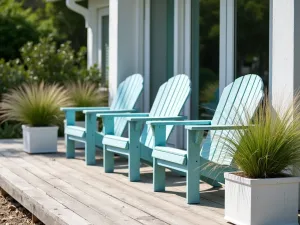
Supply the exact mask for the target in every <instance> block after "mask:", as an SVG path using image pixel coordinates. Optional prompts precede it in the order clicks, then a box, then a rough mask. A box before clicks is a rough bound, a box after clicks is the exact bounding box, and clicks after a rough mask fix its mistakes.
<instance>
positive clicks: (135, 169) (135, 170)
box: [128, 121, 141, 182]
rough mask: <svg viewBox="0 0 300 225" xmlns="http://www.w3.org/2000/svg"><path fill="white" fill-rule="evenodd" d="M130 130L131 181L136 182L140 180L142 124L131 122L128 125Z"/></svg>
mask: <svg viewBox="0 0 300 225" xmlns="http://www.w3.org/2000/svg"><path fill="white" fill-rule="evenodd" d="M128 130H129V156H128V167H129V181H131V182H136V181H139V180H140V179H141V178H140V164H141V144H140V140H139V137H140V130H141V122H137V121H130V122H129V124H128Z"/></svg>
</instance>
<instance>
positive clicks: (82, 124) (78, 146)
mask: <svg viewBox="0 0 300 225" xmlns="http://www.w3.org/2000/svg"><path fill="white" fill-rule="evenodd" d="M64 124H65V127H66V120H64ZM75 126H78V127H83V128H85V121H76V122H75ZM98 126H99V121H97V122H96V127H97V130H98ZM75 148H76V149H84V148H85V143H84V142H79V141H75Z"/></svg>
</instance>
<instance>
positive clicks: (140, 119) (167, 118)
mask: <svg viewBox="0 0 300 225" xmlns="http://www.w3.org/2000/svg"><path fill="white" fill-rule="evenodd" d="M185 118H186V117H185V116H171V117H168V116H166V117H137V118H136V117H129V118H127V121H129V122H130V121H138V122H143V121H157V120H184V119H185Z"/></svg>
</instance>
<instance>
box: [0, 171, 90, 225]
mask: <svg viewBox="0 0 300 225" xmlns="http://www.w3.org/2000/svg"><path fill="white" fill-rule="evenodd" d="M0 185H1V187H2V188H3V189H4V190H5V191H6V192H7V193H8V194H10V195H11V196H12V197H13V198H14V199H16V200H17V201H18V202H19V203H20V204H22V205H23V206H24V207H25V208H27V209H28V210H29V211H30V212H32V213H33V214H34V215H35V216H36V217H38V218H39V219H40V220H41V221H43V222H44V223H45V224H54V225H56V224H57V225H60V224H64V225H65V224H66V225H76V224H82V225H90V223H88V221H86V220H85V219H83V218H82V217H80V216H78V215H77V214H75V213H74V212H73V211H71V210H70V209H68V208H66V207H64V206H63V205H62V204H60V203H59V202H57V201H55V200H54V199H53V198H51V197H50V196H48V195H47V194H46V193H44V192H43V191H41V190H39V189H37V188H36V187H34V186H32V185H31V184H29V183H27V182H26V181H25V180H24V179H23V178H21V177H19V176H17V175H16V174H14V173H12V172H11V171H10V170H9V169H6V168H4V167H3V166H1V167H0Z"/></svg>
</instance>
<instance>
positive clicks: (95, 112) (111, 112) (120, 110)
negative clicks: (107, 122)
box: [83, 109, 136, 114]
mask: <svg viewBox="0 0 300 225" xmlns="http://www.w3.org/2000/svg"><path fill="white" fill-rule="evenodd" d="M131 112H136V110H135V109H116V110H84V111H83V113H84V114H99V113H105V114H108V113H109V114H113V113H131Z"/></svg>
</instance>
